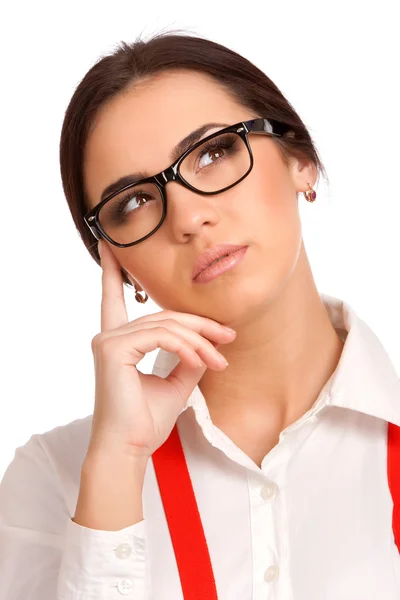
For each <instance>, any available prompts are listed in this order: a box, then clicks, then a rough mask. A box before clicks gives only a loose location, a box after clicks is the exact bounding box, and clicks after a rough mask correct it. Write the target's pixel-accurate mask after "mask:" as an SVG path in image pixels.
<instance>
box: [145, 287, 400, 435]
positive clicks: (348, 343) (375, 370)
mask: <svg viewBox="0 0 400 600" xmlns="http://www.w3.org/2000/svg"><path fill="white" fill-rule="evenodd" d="M320 297H321V300H322V301H323V302H324V304H325V307H326V309H327V312H328V315H329V318H330V320H331V323H332V325H333V326H334V328H335V329H336V331H337V333H338V335H339V336H340V337H341V338H342V339H343V340H344V346H343V350H342V354H341V356H340V359H339V362H338V365H337V367H336V369H335V371H334V372H333V373H332V375H331V377H330V378H329V380H328V381H327V383H326V384H325V386H324V388H323V390H321V394H320V395H319V397H318V399H317V401H316V402H315V404H314V405H313V407H319V406H320V405H321V403H323V404H324V405H326V406H340V407H343V408H348V409H351V410H356V411H359V412H362V413H365V414H368V415H371V416H374V417H377V418H379V419H383V420H385V421H388V422H391V423H394V424H395V425H398V426H399V427H400V380H399V377H398V375H397V372H396V370H395V368H394V365H393V363H392V361H391V359H390V357H389V355H388V353H387V352H386V350H385V348H384V347H383V345H382V343H381V342H380V340H379V338H378V337H377V336H376V335H375V333H374V332H373V331H372V329H371V328H370V327H369V326H368V325H367V324H366V323H365V322H364V321H363V320H362V319H361V318H360V317H359V316H358V315H357V313H356V311H355V310H354V309H353V308H352V307H351V306H350V305H349V304H348V303H347V302H345V301H344V300H341V299H339V298H336V297H334V296H330V295H328V294H320ZM178 361H179V357H178V355H177V354H176V353H174V352H166V351H165V350H163V349H162V348H161V349H160V350H159V352H158V354H157V357H156V360H155V362H154V366H153V370H152V373H154V374H157V375H160V376H162V377H166V376H167V375H168V374H169V373H170V372H171V371H172V369H173V368H174V367H175V365H176V364H177V363H178ZM189 407H193V409H194V410H195V412H196V414H197V415H199V413H202V416H204V414H208V408H207V405H206V403H205V400H204V396H203V395H202V393H201V391H200V389H199V387H198V386H196V387H195V388H194V390H193V392H192V393H191V394H190V396H189V398H188V400H187V402H186V404H185V406H184V408H183V409H182V411H181V413H182V412H184V411H185V410H186V409H187V408H189ZM181 413H180V414H181Z"/></svg>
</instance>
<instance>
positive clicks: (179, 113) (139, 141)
mask: <svg viewBox="0 0 400 600" xmlns="http://www.w3.org/2000/svg"><path fill="white" fill-rule="evenodd" d="M249 114H250V112H249V110H248V109H246V108H244V107H243V106H242V105H240V104H239V103H238V102H237V101H236V100H235V99H234V98H233V97H232V96H231V95H230V94H229V92H228V91H227V90H226V89H224V88H223V87H222V85H220V84H219V83H218V82H217V81H215V80H214V79H213V78H212V77H210V76H208V75H206V74H203V73H195V72H190V71H173V72H169V73H163V74H161V75H158V76H156V77H152V78H150V79H148V80H143V81H142V82H141V83H139V84H138V85H135V86H134V87H131V88H130V89H127V90H126V91H124V92H123V93H121V94H120V95H119V96H118V97H116V98H113V99H112V100H111V101H110V102H109V103H108V104H107V105H105V106H103V107H102V108H101V109H100V111H99V113H98V115H97V117H96V119H95V122H94V124H93V127H92V130H91V132H90V134H89V136H88V140H87V144H86V148H85V161H84V178H85V185H86V189H87V193H88V196H89V200H90V205H91V206H94V204H96V203H97V202H98V201H99V196H100V195H101V191H102V190H103V188H104V187H106V186H107V185H109V184H110V183H112V182H113V180H115V179H118V178H119V177H121V176H124V175H129V173H131V172H133V171H140V170H144V171H148V172H149V173H157V172H159V171H161V170H162V169H164V168H166V167H167V166H169V164H170V160H169V154H170V151H171V149H172V148H173V146H174V145H175V144H176V143H177V142H178V141H179V140H181V139H182V138H183V137H184V136H186V135H187V134H189V133H190V132H191V131H193V130H194V129H196V128H197V127H199V126H201V125H203V124H204V123H207V122H211V121H217V122H226V123H235V122H238V121H241V120H244V119H246V118H249V117H248V115H249ZM214 129H215V130H216V129H218V128H214ZM209 133H212V130H210V131H209ZM205 135H208V133H207V134H205ZM204 137H205V136H204Z"/></svg>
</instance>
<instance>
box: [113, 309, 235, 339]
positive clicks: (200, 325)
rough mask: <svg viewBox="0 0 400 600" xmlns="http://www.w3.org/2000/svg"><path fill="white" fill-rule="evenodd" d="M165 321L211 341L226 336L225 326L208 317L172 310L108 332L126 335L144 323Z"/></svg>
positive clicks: (145, 316)
mask: <svg viewBox="0 0 400 600" xmlns="http://www.w3.org/2000/svg"><path fill="white" fill-rule="evenodd" d="M165 319H173V320H175V321H177V322H178V323H181V324H182V325H184V326H185V327H188V328H190V329H192V330H193V331H197V332H198V333H200V334H201V335H203V336H204V337H207V338H211V339H213V340H217V339H218V340H220V338H221V334H224V333H225V334H226V331H227V329H226V327H227V326H226V325H223V324H222V323H219V322H218V321H214V320H213V319H210V318H209V317H202V316H200V315H195V314H193V313H183V312H178V311H173V310H161V311H158V312H155V313H151V314H148V315H143V316H142V317H138V318H137V319H134V320H133V321H129V322H128V323H125V324H124V325H123V326H122V327H121V328H120V330H119V331H112V332H110V334H112V335H123V334H124V333H127V332H129V331H135V330H136V329H140V327H142V325H144V324H145V323H150V322H156V321H157V322H158V321H162V320H165ZM228 330H229V328H228ZM231 331H234V330H231ZM235 333H236V332H235ZM216 336H217V337H216ZM225 338H226V336H225V337H224V339H225ZM218 343H220V341H218Z"/></svg>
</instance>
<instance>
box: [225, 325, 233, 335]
mask: <svg viewBox="0 0 400 600" xmlns="http://www.w3.org/2000/svg"><path fill="white" fill-rule="evenodd" d="M222 327H223V328H224V329H226V330H227V331H229V333H236V331H235V330H234V329H231V328H230V327H225V325H222Z"/></svg>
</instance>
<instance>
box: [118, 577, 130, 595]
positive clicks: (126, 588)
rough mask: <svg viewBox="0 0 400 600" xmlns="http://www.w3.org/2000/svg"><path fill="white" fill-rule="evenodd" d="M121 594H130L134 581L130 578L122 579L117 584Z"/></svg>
mask: <svg viewBox="0 0 400 600" xmlns="http://www.w3.org/2000/svg"><path fill="white" fill-rule="evenodd" d="M117 588H118V591H119V592H120V594H130V592H131V591H132V589H133V583H132V581H131V580H130V579H121V581H119V582H118V585H117Z"/></svg>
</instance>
